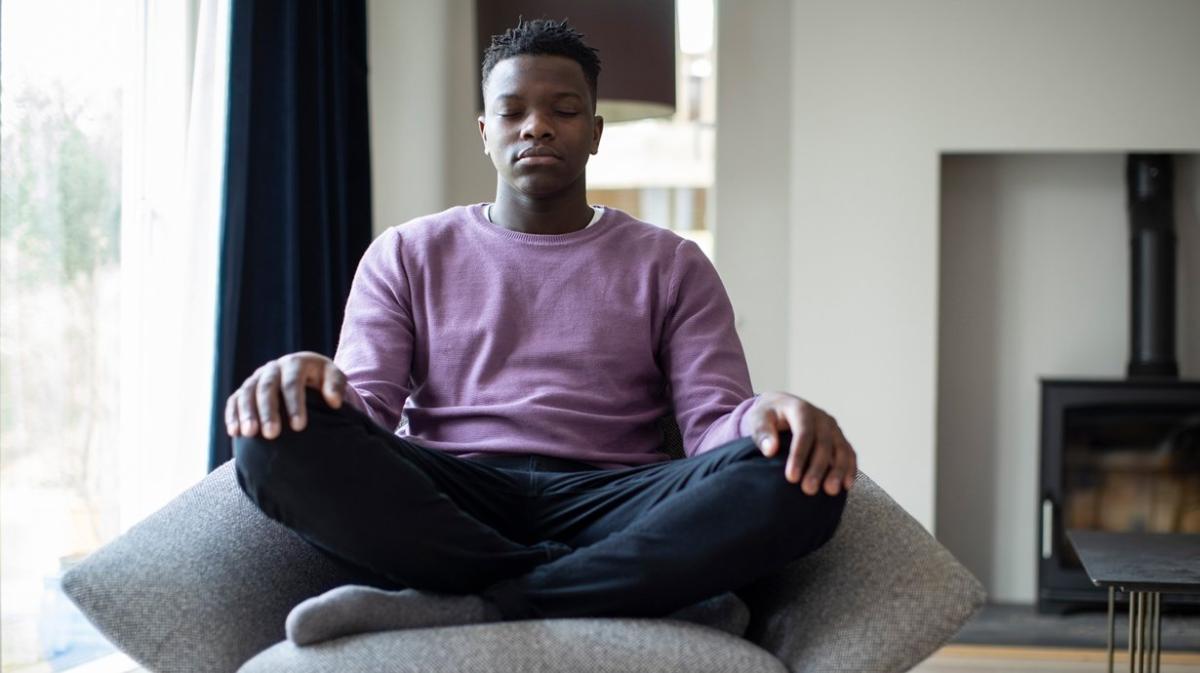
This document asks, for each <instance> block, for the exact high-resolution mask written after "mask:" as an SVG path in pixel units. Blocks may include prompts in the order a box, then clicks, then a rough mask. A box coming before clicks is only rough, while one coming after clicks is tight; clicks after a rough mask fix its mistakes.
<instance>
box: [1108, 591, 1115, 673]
mask: <svg viewBox="0 0 1200 673" xmlns="http://www.w3.org/2000/svg"><path fill="white" fill-rule="evenodd" d="M1116 592H1117V588H1116V587H1113V586H1110V587H1109V588H1108V673H1113V638H1114V632H1115V631H1116V628H1117V627H1116V619H1115V618H1114V615H1113V611H1114V608H1115V603H1114V601H1113V598H1114V595H1115V594H1116Z"/></svg>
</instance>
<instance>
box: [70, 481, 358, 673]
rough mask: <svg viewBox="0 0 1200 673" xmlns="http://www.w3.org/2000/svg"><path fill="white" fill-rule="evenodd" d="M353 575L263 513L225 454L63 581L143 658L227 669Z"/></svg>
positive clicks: (157, 666)
mask: <svg viewBox="0 0 1200 673" xmlns="http://www.w3.org/2000/svg"><path fill="white" fill-rule="evenodd" d="M353 581H354V578H353V577H352V576H351V574H350V573H349V572H348V571H346V570H344V569H342V567H341V566H339V565H337V564H335V562H333V561H332V560H330V559H329V558H327V557H325V556H324V555H322V554H320V553H319V552H317V551H315V550H314V548H313V547H311V546H310V545H309V544H308V543H306V542H305V541H304V540H302V539H301V538H300V537H299V536H297V535H296V534H295V533H293V532H291V531H290V530H288V529H287V528H285V527H283V526H282V525H280V524H278V523H276V522H275V521H272V520H271V519H269V518H267V517H266V516H265V515H264V514H262V512H260V511H259V510H258V508H257V507H255V506H254V504H253V503H252V502H250V500H249V498H247V497H246V496H245V494H244V493H242V491H241V489H240V488H238V485H237V481H236V477H235V473H234V469H233V463H232V462H228V463H226V464H225V465H222V466H221V467H220V468H218V469H217V470H215V471H213V472H212V473H211V474H209V475H208V476H207V477H205V478H204V479H203V480H202V481H200V483H198V484H197V485H195V486H193V487H192V488H191V489H189V490H187V491H186V492H184V493H183V494H182V495H180V496H179V497H178V498H176V499H175V500H173V501H171V502H170V503H169V504H167V506H166V507H164V508H163V509H161V510H159V511H157V512H155V513H154V514H152V515H150V516H149V517H148V518H147V519H145V520H144V521H142V522H141V523H139V524H137V525H136V526H134V527H133V528H131V529H130V530H129V531H128V532H126V533H125V534H124V535H122V536H120V537H118V538H117V539H116V540H113V541H112V542H110V543H109V544H108V545H106V546H104V547H102V548H101V549H99V550H98V551H96V552H95V553H93V554H92V555H90V556H88V557H87V558H86V559H84V561H83V562H82V563H80V564H79V565H78V566H76V567H75V568H73V569H71V570H70V571H69V572H68V573H67V574H66V575H65V576H64V577H63V588H64V590H65V592H66V594H67V595H68V596H69V597H70V598H71V600H72V601H74V602H75V603H76V604H77V605H78V606H79V608H80V609H81V610H82V611H83V613H84V614H85V615H86V616H87V617H88V619H90V620H91V621H92V623H93V624H95V625H96V627H97V628H98V629H99V630H100V632H101V633H103V634H104V635H105V636H106V637H107V638H108V639H109V640H111V641H112V642H113V643H114V644H115V645H116V646H117V647H119V648H121V650H123V651H124V652H125V653H127V654H128V655H129V656H131V657H132V658H133V659H135V660H136V661H137V662H138V663H139V664H141V665H142V666H145V667H146V668H148V669H150V670H153V671H164V672H169V671H181V672H183V671H186V672H189V673H208V672H210V671H211V672H214V673H215V672H218V671H219V672H221V673H228V672H229V671H233V670H236V669H237V667H238V666H240V665H241V664H242V663H244V662H245V661H246V660H247V659H249V658H250V657H252V656H254V655H255V654H257V653H258V652H261V651H262V650H264V649H266V648H267V647H269V646H271V645H273V644H274V643H277V642H279V641H280V640H281V639H282V638H283V637H284V632H283V620H284V618H285V617H286V616H287V613H288V611H289V610H291V609H292V606H294V605H295V604H296V603H299V602H300V601H302V600H304V599H305V598H308V597H309V596H313V595H316V594H319V593H322V592H324V591H327V590H329V589H332V588H333V587H335V586H339V585H342V584H348V583H351V582H353Z"/></svg>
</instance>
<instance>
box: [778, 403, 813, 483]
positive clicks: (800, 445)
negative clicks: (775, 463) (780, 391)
mask: <svg viewBox="0 0 1200 673" xmlns="http://www.w3.org/2000/svg"><path fill="white" fill-rule="evenodd" d="M797 402H798V403H797V404H793V405H789V406H788V408H787V409H786V411H785V416H786V418H787V421H788V425H789V426H790V427H791V429H792V445H791V447H790V449H789V453H788V461H787V464H786V465H784V467H783V474H784V476H785V477H786V478H787V480H788V481H790V482H792V483H793V484H797V483H800V474H801V469H802V468H803V467H804V465H805V463H806V462H807V461H808V460H809V454H810V453H811V452H812V449H813V440H814V439H815V438H816V434H815V433H814V432H813V430H814V427H813V422H812V409H813V407H811V406H809V407H807V408H806V407H805V406H803V403H799V401H797ZM805 493H808V490H807V489H805Z"/></svg>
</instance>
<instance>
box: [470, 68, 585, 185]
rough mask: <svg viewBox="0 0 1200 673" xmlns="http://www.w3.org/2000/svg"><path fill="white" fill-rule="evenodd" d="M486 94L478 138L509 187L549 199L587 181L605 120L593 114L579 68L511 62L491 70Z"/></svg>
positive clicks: (581, 71)
mask: <svg viewBox="0 0 1200 673" xmlns="http://www.w3.org/2000/svg"><path fill="white" fill-rule="evenodd" d="M483 94H484V95H483V105H484V109H483V115H481V116H480V117H479V135H480V136H481V137H482V138H483V148H484V153H486V154H487V155H488V156H490V157H491V158H492V164H494V165H495V166H496V172H497V173H498V174H499V175H500V177H501V178H503V180H504V181H505V182H506V183H507V184H508V185H510V186H511V187H512V188H514V189H516V190H517V191H519V192H521V193H523V194H526V195H528V196H534V197H546V196H553V195H555V194H558V193H560V192H562V191H563V190H564V189H566V188H568V187H570V186H572V185H574V184H575V183H576V182H578V181H580V180H582V179H583V176H584V169H585V168H586V167H587V162H588V156H589V155H591V154H595V153H596V151H597V150H598V149H599V147H600V133H601V132H602V131H603V129H604V120H603V119H601V118H600V117H598V116H595V115H593V114H592V96H591V91H590V90H589V89H588V84H587V79H586V78H585V77H584V76H583V69H582V68H581V67H580V66H579V64H578V63H576V62H575V61H573V60H571V59H569V58H565V57H562V56H530V55H522V56H514V57H512V58H507V59H504V60H503V61H500V62H499V63H497V64H496V66H495V67H494V68H493V69H492V72H491V75H490V76H489V77H488V81H487V86H486V87H485V88H484V92H483Z"/></svg>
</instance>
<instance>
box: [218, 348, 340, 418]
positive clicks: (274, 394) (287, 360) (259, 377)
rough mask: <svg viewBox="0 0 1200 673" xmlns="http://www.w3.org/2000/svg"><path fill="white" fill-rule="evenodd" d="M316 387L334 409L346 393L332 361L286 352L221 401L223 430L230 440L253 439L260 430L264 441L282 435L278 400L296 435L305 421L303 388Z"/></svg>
mask: <svg viewBox="0 0 1200 673" xmlns="http://www.w3.org/2000/svg"><path fill="white" fill-rule="evenodd" d="M306 387H310V388H316V389H318V390H320V391H321V393H322V394H323V395H324V396H325V402H327V403H328V404H329V406H331V407H333V408H334V409H337V408H339V407H341V406H342V398H343V396H344V394H345V392H346V375H345V374H343V373H342V371H341V370H340V369H338V368H337V365H335V364H333V360H330V359H329V358H327V357H325V356H324V355H321V354H320V353H313V352H311V351H301V352H299V353H290V354H288V355H285V356H283V357H281V358H279V359H278V360H272V361H270V362H268V363H267V364H265V365H263V366H261V367H259V368H258V369H257V370H256V371H255V372H254V373H253V374H251V375H250V378H248V379H246V382H245V383H243V384H242V386H241V387H240V388H238V389H237V390H235V391H234V393H233V394H232V395H230V396H229V399H228V400H226V401H225V430H226V432H228V433H229V436H230V437H237V436H239V435H241V436H243V437H253V436H254V435H256V434H258V431H259V428H260V427H261V428H262V436H263V438H264V439H275V438H276V437H278V436H279V433H281V432H283V425H282V420H281V418H280V408H279V398H280V393H282V396H283V404H284V407H285V408H286V409H287V416H288V418H289V419H291V426H292V430H295V431H296V432H299V431H301V430H303V429H304V426H305V424H306V423H307V422H308V413H307V411H306V410H305V408H304V389H305V388H306Z"/></svg>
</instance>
